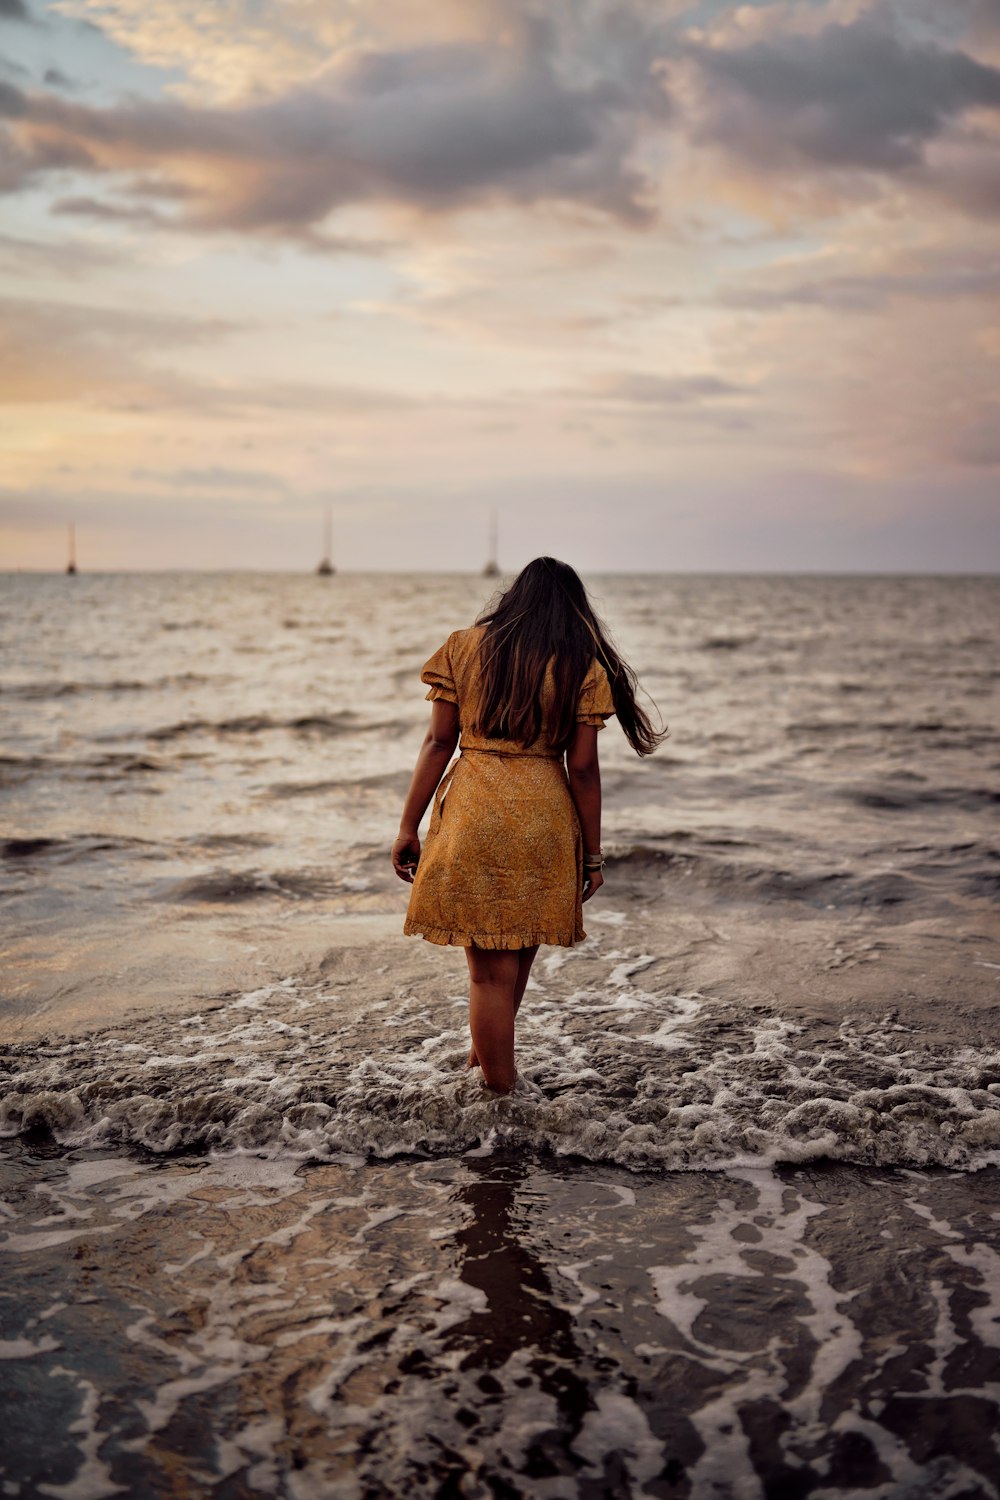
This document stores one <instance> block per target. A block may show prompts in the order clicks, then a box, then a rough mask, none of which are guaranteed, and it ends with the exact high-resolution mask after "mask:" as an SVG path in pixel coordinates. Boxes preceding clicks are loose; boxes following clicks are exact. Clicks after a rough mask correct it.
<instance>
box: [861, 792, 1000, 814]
mask: <svg viewBox="0 0 1000 1500" xmlns="http://www.w3.org/2000/svg"><path fill="white" fill-rule="evenodd" d="M840 795H841V796H842V797H843V798H844V799H845V800H846V801H848V802H854V803H855V804H856V805H857V806H858V807H877V808H879V809H881V810H884V811H886V812H911V811H918V810H919V809H921V808H924V807H959V808H961V809H962V810H963V811H964V812H980V811H981V810H983V809H986V808H993V807H996V806H997V805H998V804H1000V789H998V788H997V787H985V786H910V787H898V786H892V787H886V786H874V787H845V788H843V789H842V790H841V793H840Z"/></svg>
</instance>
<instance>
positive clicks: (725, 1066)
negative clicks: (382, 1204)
mask: <svg viewBox="0 0 1000 1500" xmlns="http://www.w3.org/2000/svg"><path fill="white" fill-rule="evenodd" d="M652 962H653V960H652V959H651V958H650V957H649V955H638V956H633V958H632V959H631V960H625V961H623V962H620V963H619V964H618V966H617V968H615V969H613V970H612V971H611V972H610V973H609V974H608V975H607V977H606V979H605V981H604V983H603V984H602V985H601V987H599V988H595V989H585V990H577V991H575V992H573V993H572V994H569V995H559V994H555V993H549V992H548V991H547V990H546V989H545V988H543V987H542V986H541V985H539V987H538V992H537V993H536V992H534V991H533V992H531V993H529V996H528V1002H529V1003H527V1004H526V1005H525V1007H524V1011H523V1012H522V1018H521V1019H519V1068H520V1077H519V1081H518V1086H517V1089H516V1090H515V1092H514V1094H512V1095H511V1096H509V1097H507V1098H502V1097H499V1096H496V1095H494V1094H491V1093H490V1092H489V1091H488V1090H486V1089H485V1088H484V1087H483V1085H482V1083H481V1080H480V1076H479V1074H478V1071H474V1072H468V1071H466V1070H465V1068H464V1059H465V1051H466V1047H467V1039H466V1031H465V1008H466V1005H467V1001H466V1000H465V998H464V997H454V998H453V999H449V1000H446V1001H438V1002H436V1003H434V1004H428V1002H427V1001H426V1000H423V999H420V998H418V997H415V996H411V997H397V996H391V997H386V996H383V997H382V998H381V999H378V1000H375V999H368V1000H367V1001H366V1002H365V1003H364V1004H363V1006H359V1007H357V1008H355V1009H353V1010H352V1009H351V1008H350V1001H349V998H348V997H347V996H344V995H339V994H337V993H336V992H332V991H329V990H327V989H324V987H323V986H322V985H318V984H310V985H304V984H301V983H297V982H296V981H294V980H291V979H289V980H285V981H282V982H281V983H278V984H274V985H270V986H266V987H264V988H262V989H260V990H257V991H254V992H251V993H248V994H244V995H241V996H238V997H234V998H230V999H229V1000H227V1001H226V1002H225V1003H224V1004H223V1005H221V1006H220V1008H219V1009H217V1010H213V1011H211V1012H207V1013H204V1014H200V1015H196V1016H189V1017H187V1018H186V1019H184V1020H178V1019H177V1018H167V1019H161V1018H154V1019H152V1020H149V1021H146V1022H142V1023H136V1024H133V1025H132V1026H130V1027H129V1028H128V1029H127V1030H121V1029H113V1030H109V1031H106V1032H102V1033H98V1034H96V1035H94V1036H91V1037H87V1038H83V1039H77V1040H69V1041H60V1042H43V1043H37V1044H32V1045H22V1046H18V1047H13V1048H10V1049H8V1051H7V1053H6V1054H5V1056H4V1057H3V1059H2V1063H0V1072H2V1080H3V1081H2V1091H0V1133H3V1134H5V1135H7V1136H16V1135H20V1136H25V1137H28V1138H29V1139H31V1140H33V1141H35V1142H39V1141H42V1140H48V1141H50V1142H51V1143H54V1144H57V1145H59V1146H61V1147H63V1148H65V1149H71V1148H77V1147H97V1146H116V1147H122V1146H130V1147H141V1148H144V1149H146V1150H149V1151H152V1152H157V1153H163V1152H177V1151H191V1150H198V1149H208V1148H222V1149H225V1148H232V1149H238V1150H254V1151H262V1152H265V1153H269V1154H275V1155H291V1156H293V1157H299V1158H301V1159H303V1160H318V1161H321V1160H326V1159H331V1158H337V1157H341V1156H343V1154H344V1153H348V1154H351V1155H354V1156H359V1155H360V1156H364V1157H374V1158H388V1157H393V1156H398V1155H400V1154H415V1155H423V1156H437V1155H453V1154H455V1153H456V1152H461V1151H466V1150H469V1149H472V1148H475V1147H477V1146H479V1145H483V1144H484V1143H494V1144H501V1145H504V1146H511V1147H530V1148H532V1149H537V1150H548V1151H552V1152H555V1153H557V1154H560V1155H568V1156H573V1157H578V1158H583V1159H586V1160H589V1161H593V1162H611V1163H616V1164H618V1165H620V1166H623V1167H626V1168H629V1169H631V1170H635V1171H648V1170H696V1169H724V1168H728V1167H733V1166H768V1167H773V1166H775V1165H776V1164H779V1163H801V1162H806V1161H816V1160H821V1159H830V1160H838V1161H847V1162H854V1163H860V1164H865V1165H873V1166H883V1167H885V1166H899V1167H902V1166H907V1167H927V1166H942V1167H950V1168H957V1169H974V1168H977V1167H980V1166H984V1165H987V1164H989V1163H1000V1051H997V1050H990V1049H981V1048H973V1047H959V1048H955V1049H952V1050H950V1051H946V1050H942V1049H932V1048H929V1047H927V1046H925V1045H922V1044H920V1043H919V1042H918V1041H917V1040H916V1038H915V1035H914V1033H913V1032H911V1031H910V1030H909V1029H908V1028H907V1027H906V1026H905V1025H903V1024H902V1023H901V1022H900V1021H899V1019H898V1013H897V1012H896V1011H895V1010H889V1011H887V1012H886V1013H885V1015H884V1016H883V1017H882V1018H881V1019H880V1020H879V1021H878V1022H876V1023H872V1022H864V1021H861V1020H858V1019H847V1020H845V1021H844V1022H843V1023H842V1024H841V1026H840V1027H839V1030H838V1031H837V1032H836V1033H835V1034H833V1035H830V1034H826V1035H824V1036H823V1037H822V1039H820V1038H819V1037H817V1036H816V1035H811V1034H810V1033H809V1031H808V1029H807V1028H806V1027H803V1026H800V1025H799V1024H797V1023H793V1022H792V1021H790V1020H788V1019H787V1018H784V1017H781V1016H778V1015H776V1014H773V1013H768V1012H767V1011H765V1010H763V1009H762V1008H760V1007H756V1008H754V1009H753V1010H741V1009H740V1008H739V1007H738V1006H734V1005H731V1004H721V1003H718V1002H713V1001H710V1000H709V999H707V998H706V997H705V996H703V995H701V994H699V993H697V992H690V993H662V992H657V991H654V990H643V989H641V988H639V987H637V986H636V985H635V984H634V983H633V980H634V976H635V974H636V973H637V972H642V971H643V970H644V968H646V967H648V966H649V965H650V964H651V963H652Z"/></svg>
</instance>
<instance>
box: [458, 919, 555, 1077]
mask: <svg viewBox="0 0 1000 1500" xmlns="http://www.w3.org/2000/svg"><path fill="white" fill-rule="evenodd" d="M507 952H508V950H504V956H505V957H506V956H507ZM537 952H538V944H537V943H536V944H535V945H534V947H532V948H518V949H516V950H514V957H516V959H517V973H516V975H515V978H514V988H513V991H512V994H511V999H512V1003H513V1014H514V1015H515V1016H516V1015H517V1012H518V1007H519V1006H520V1004H521V1001H522V1000H523V998H524V991H525V988H526V986H527V983H528V975H529V974H530V973H531V965H532V964H533V963H534V961H535V955H536V954H537ZM473 953H475V954H478V955H483V954H485V953H486V950H485V949H482V948H475V949H473V948H466V950H465V956H466V958H467V959H468V962H469V975H470V986H469V1017H470V1023H471V1017H472V999H473V997H472V985H473V984H475V982H476V979H475V973H474V971H473V962H474V960H473V957H472V955H473ZM511 1046H513V1041H512V1042H511ZM479 1066H480V1063H479V1055H478V1053H477V1051H476V1043H475V1032H473V1042H472V1048H471V1050H470V1052H469V1061H468V1067H470V1068H478V1067H479ZM491 1087H492V1085H491Z"/></svg>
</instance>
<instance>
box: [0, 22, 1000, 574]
mask: <svg viewBox="0 0 1000 1500" xmlns="http://www.w3.org/2000/svg"><path fill="white" fill-rule="evenodd" d="M0 193H2V195H3V197H2V208H0V276H2V290H0V302H2V308H0V399H2V402H3V410H2V412H0V568H5V569H11V568H17V567H27V568H48V567H60V566H61V565H62V564H63V563H64V561H65V549H66V539H65V538H66V526H67V523H68V522H69V521H70V520H73V521H75V523H76V526H77V531H78V537H79V554H80V563H81V567H82V568H83V569H86V570H100V569H103V568H133V567H137V568H149V567H155V568H162V567H198V568H205V567H240V568H255V567H266V568H308V567H311V566H313V565H314V564H315V562H316V561H317V559H318V555H319V551H320V543H321V526H322V515H323V512H324V509H325V507H326V506H327V505H331V506H332V508H333V516H334V528H335V558H336V561H337V563H338V564H339V565H340V566H342V567H345V568H351V569H355V568H359V569H362V568H363V569H371V568H379V567H386V568H404V567H413V568H421V569H425V568H426V569H430V568H448V569H451V568H474V567H478V566H480V565H481V563H482V561H483V558H484V555H485V551H486V546H487V533H488V526H489V516H490V512H491V510H492V509H493V508H494V507H496V509H497V511H498V514H499V528H500V562H501V565H502V566H503V567H504V568H505V569H510V568H513V567H517V566H519V565H520V564H521V563H523V562H524V561H526V560H527V559H528V558H530V557H532V556H534V555H535V554H537V553H539V552H553V553H555V554H556V555H558V556H562V557H565V558H566V559H567V560H568V561H571V562H574V563H575V564H576V565H577V566H579V567H581V568H582V569H584V570H589V571H596V570H598V569H601V568H607V569H637V570H639V569H641V570H660V569H663V570H674V569H678V570H689V569H694V570H713V569H720V570H729V569H746V570H754V571H757V570H763V571H782V570H786V569H792V570H799V569H803V570H818V571H841V570H874V571H897V570H901V571H949V570H959V571H962V570H968V571H980V572H985V571H993V570H996V569H997V568H998V567H1000V502H998V499H997V496H998V494H1000V296H998V293H1000V0H775V3H743V4H731V3H726V0H702V3H697V4H692V3H687V0H658V3H652V0H649V3H646V0H617V3H616V0H606V3H605V0H412V3H411V0H371V3H366V0H354V3H351V0H282V3H266V0H263V3H261V0H216V3H213V0H169V3H167V4H161V5H155V4H151V3H150V0H114V3H111V0H55V3H51V4H48V5H42V4H40V3H39V0H0Z"/></svg>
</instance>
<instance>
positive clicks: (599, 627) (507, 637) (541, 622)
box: [470, 557, 670, 755]
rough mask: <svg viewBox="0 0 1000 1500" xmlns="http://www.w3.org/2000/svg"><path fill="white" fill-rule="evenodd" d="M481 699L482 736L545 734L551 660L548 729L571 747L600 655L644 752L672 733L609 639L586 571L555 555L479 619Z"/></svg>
mask: <svg viewBox="0 0 1000 1500" xmlns="http://www.w3.org/2000/svg"><path fill="white" fill-rule="evenodd" d="M476 624H477V625H485V626H486V629H485V631H484V633H483V639H482V643H481V645H480V696H479V703H478V706H477V714H476V718H477V723H476V724H475V725H473V726H470V727H472V729H473V732H474V733H476V734H480V735H484V736H486V737H488V738H490V739H509V740H516V741H517V742H518V743H519V744H521V745H525V746H527V745H533V744H534V743H535V741H536V740H537V739H538V737H539V735H540V734H541V732H542V727H543V726H542V703H541V693H542V684H543V682H544V680H545V669H546V667H547V665H548V663H549V662H550V661H551V662H552V674H553V678H554V682H555V694H554V698H553V701H552V704H551V707H550V709H549V718H548V722H547V724H546V726H545V728H546V734H547V737H548V739H549V740H550V741H551V743H552V744H553V746H554V747H555V748H556V749H557V750H559V751H564V750H567V749H568V748H569V745H570V743H571V742H572V739H573V735H574V734H575V732H576V707H577V702H578V700H579V696H580V689H581V687H582V686H583V679H584V678H585V677H586V675H587V672H588V671H589V669H590V664H591V662H592V661H593V660H594V658H595V657H596V658H597V660H598V661H599V662H600V663H601V665H602V667H603V668H604V670H605V671H606V672H607V674H608V681H609V682H610V684H611V693H612V696H613V697H614V700H615V713H616V714H617V716H618V722H619V723H620V724H621V727H622V729H623V730H624V732H625V738H626V739H627V740H628V742H629V744H630V745H631V746H632V749H633V750H634V751H635V752H636V754H637V755H651V754H652V752H653V751H654V750H655V749H656V747H657V745H658V744H659V743H660V741H661V740H665V739H666V738H667V736H668V734H669V733H670V731H669V730H668V729H666V728H664V729H662V730H656V729H654V728H653V726H652V724H651V723H650V722H649V716H648V715H647V713H646V711H645V710H644V709H643V708H641V707H640V706H639V704H638V703H637V702H636V691H637V688H638V682H637V679H636V675H635V673H634V672H633V670H632V668H631V667H630V666H629V665H628V663H627V662H626V661H623V660H622V658H621V657H620V656H619V654H618V652H617V651H616V649H615V647H614V645H613V644H612V642H611V640H610V639H609V637H608V632H607V627H606V626H605V625H604V624H603V622H602V621H601V619H600V617H599V616H598V615H597V613H596V611H595V610H594V607H593V605H592V604H591V602H590V600H589V598H588V597H587V590H586V589H585V588H584V586H583V583H582V581H581V579H580V577H579V575H578V574H577V573H576V572H575V571H574V570H573V569H572V568H571V567H570V566H569V564H568V563H564V562H559V561H558V560H557V559H556V558H554V557H536V558H535V560H534V562H530V563H528V565H527V566H526V567H524V568H522V569H521V571H520V573H518V575H517V577H516V578H515V579H514V582H513V583H512V584H511V585H510V587H509V588H508V589H506V590H505V591H504V592H503V593H502V594H501V595H500V596H499V597H498V598H496V599H494V600H493V601H492V602H491V603H490V604H489V605H488V606H487V607H486V609H485V610H484V611H483V613H482V614H481V615H480V616H479V618H478V620H477V621H476Z"/></svg>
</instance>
